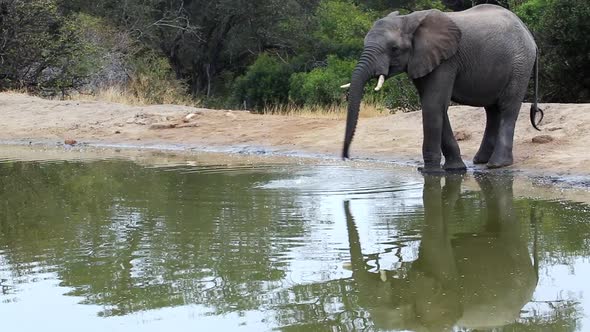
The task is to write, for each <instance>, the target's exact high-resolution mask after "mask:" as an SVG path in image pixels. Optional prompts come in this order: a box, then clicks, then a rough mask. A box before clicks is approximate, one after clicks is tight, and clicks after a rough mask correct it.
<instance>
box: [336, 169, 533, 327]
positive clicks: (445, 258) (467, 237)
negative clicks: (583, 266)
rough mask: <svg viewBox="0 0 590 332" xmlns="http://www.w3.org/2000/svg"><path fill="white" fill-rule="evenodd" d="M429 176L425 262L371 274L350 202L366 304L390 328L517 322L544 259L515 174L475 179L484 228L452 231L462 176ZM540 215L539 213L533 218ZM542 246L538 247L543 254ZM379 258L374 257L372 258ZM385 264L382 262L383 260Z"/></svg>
mask: <svg viewBox="0 0 590 332" xmlns="http://www.w3.org/2000/svg"><path fill="white" fill-rule="evenodd" d="M441 179H442V177H441V176H438V175H426V176H425V179H424V182H425V183H424V192H423V201H424V226H423V231H422V233H421V235H422V236H421V242H420V245H419V248H418V257H417V259H416V260H415V261H412V262H403V263H401V264H400V265H398V266H397V268H396V269H394V270H387V269H383V268H382V267H381V266H379V263H377V265H378V271H376V272H371V271H369V270H370V269H371V267H370V266H369V264H367V260H366V258H365V257H367V256H366V255H363V253H362V250H361V244H360V239H359V235H358V231H357V228H356V222H355V220H354V218H353V216H352V213H351V209H350V202H349V201H345V202H344V210H345V216H346V224H347V229H348V239H349V244H350V257H351V264H350V266H351V269H352V275H353V279H354V280H355V283H356V285H357V287H358V294H359V295H358V298H359V304H360V305H361V306H362V307H364V308H366V309H367V311H368V312H369V314H370V316H371V320H372V322H373V324H374V325H375V327H377V328H378V329H385V330H412V331H450V330H453V328H454V327H460V328H466V329H469V330H471V329H476V330H479V329H485V330H487V329H492V328H495V327H501V326H505V325H507V324H510V323H513V322H515V321H516V320H517V319H518V318H519V315H520V311H521V309H522V307H523V306H524V305H525V304H526V303H528V302H529V301H530V300H531V298H532V296H533V293H534V290H535V288H536V286H537V283H538V263H537V261H538V259H537V257H536V252H533V259H532V260H531V257H530V254H529V247H528V241H527V240H526V237H524V236H523V234H522V231H521V227H523V225H521V222H520V221H519V220H518V219H517V217H516V213H515V210H514V204H513V201H514V197H513V193H512V181H513V179H512V178H511V177H499V178H493V179H492V178H490V177H488V176H485V175H484V176H478V177H477V178H476V180H477V182H478V184H479V186H480V188H481V196H482V197H483V201H485V204H483V205H482V206H484V208H483V210H482V215H484V217H483V219H484V220H485V222H484V225H483V227H481V230H479V231H476V232H468V233H454V234H453V233H451V232H450V231H449V225H450V224H451V223H452V222H453V221H454V220H453V218H454V216H455V213H456V212H457V211H456V210H457V209H456V206H461V205H463V204H462V202H461V200H462V199H463V198H462V196H461V183H462V179H463V177H462V176H461V175H458V174H449V175H447V176H446V177H445V178H444V179H445V185H444V187H441ZM531 218H533V215H531ZM536 248H537V246H536V245H534V246H533V250H536ZM371 257H372V258H373V259H374V257H375V255H374V254H373V255H371ZM377 262H378V259H377Z"/></svg>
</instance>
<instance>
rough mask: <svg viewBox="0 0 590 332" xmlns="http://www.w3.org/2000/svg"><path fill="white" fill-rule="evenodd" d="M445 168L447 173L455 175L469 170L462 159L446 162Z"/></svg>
mask: <svg viewBox="0 0 590 332" xmlns="http://www.w3.org/2000/svg"><path fill="white" fill-rule="evenodd" d="M443 168H444V170H445V171H447V172H453V173H461V172H465V171H466V170H467V166H465V163H464V162H463V160H461V159H459V160H448V161H445V164H444V166H443Z"/></svg>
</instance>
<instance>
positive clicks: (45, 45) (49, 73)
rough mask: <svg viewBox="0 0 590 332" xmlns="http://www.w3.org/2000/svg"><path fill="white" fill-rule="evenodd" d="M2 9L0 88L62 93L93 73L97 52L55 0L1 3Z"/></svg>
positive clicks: (78, 25)
mask: <svg viewBox="0 0 590 332" xmlns="http://www.w3.org/2000/svg"><path fill="white" fill-rule="evenodd" d="M0 11H2V17H1V19H0V56H1V59H0V60H1V63H2V66H1V67H0V89H8V88H16V89H19V88H27V89H33V90H45V91H46V92H48V93H55V92H57V91H61V92H62V93H63V92H64V90H65V89H67V88H75V87H77V86H79V85H80V84H82V82H83V81H84V80H85V79H86V78H87V77H89V76H90V75H91V74H92V72H93V71H94V70H95V68H96V62H97V61H96V54H97V53H96V48H95V46H94V45H92V44H91V43H88V42H87V41H86V40H85V39H84V36H83V33H82V31H83V30H82V29H81V27H82V28H83V27H84V26H83V25H81V23H83V22H84V21H83V20H81V19H80V17H66V16H63V15H62V14H61V13H60V11H59V10H58V7H57V4H56V2H55V1H54V0H38V1H21V0H12V1H5V2H2V3H1V4H0ZM98 64H100V63H98Z"/></svg>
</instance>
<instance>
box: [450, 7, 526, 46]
mask: <svg viewBox="0 0 590 332" xmlns="http://www.w3.org/2000/svg"><path fill="white" fill-rule="evenodd" d="M447 15H448V16H449V17H450V18H451V19H452V20H453V21H454V22H455V24H457V26H459V28H460V29H461V32H462V38H463V39H465V41H466V42H468V43H469V42H474V41H480V42H481V41H482V40H485V41H488V44H491V45H493V46H504V47H508V49H510V47H513V46H514V43H517V44H519V46H520V47H522V48H525V49H526V50H527V51H536V44H535V41H534V38H533V36H532V34H531V33H530V31H529V30H528V28H527V27H526V25H525V24H524V23H523V22H522V21H521V20H520V18H518V16H516V14H514V13H513V12H511V11H509V10H507V9H505V8H503V7H500V6H496V5H486V4H484V5H478V6H475V7H473V8H470V9H468V10H464V11H461V12H454V13H447Z"/></svg>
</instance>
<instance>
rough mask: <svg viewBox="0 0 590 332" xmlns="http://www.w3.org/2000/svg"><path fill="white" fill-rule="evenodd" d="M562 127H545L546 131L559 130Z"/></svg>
mask: <svg viewBox="0 0 590 332" xmlns="http://www.w3.org/2000/svg"><path fill="white" fill-rule="evenodd" d="M561 129H563V127H551V128H547V130H548V131H556V130H561Z"/></svg>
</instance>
